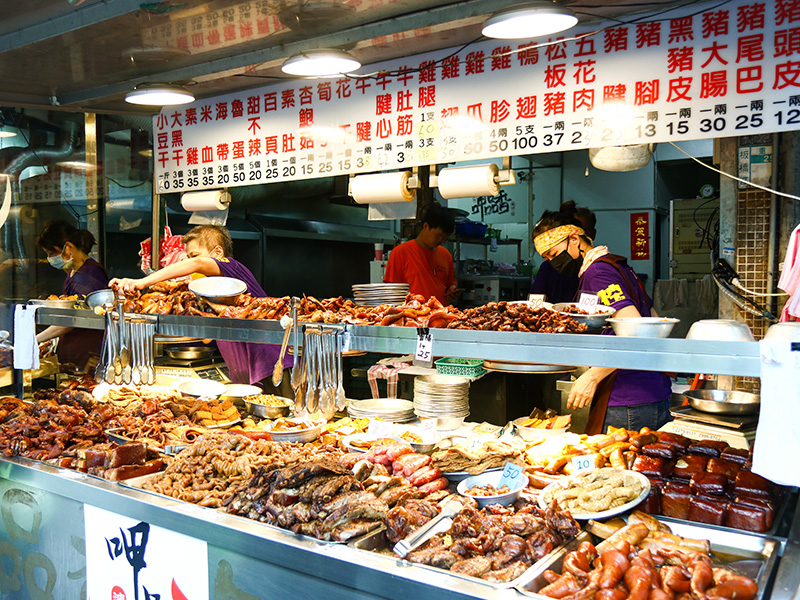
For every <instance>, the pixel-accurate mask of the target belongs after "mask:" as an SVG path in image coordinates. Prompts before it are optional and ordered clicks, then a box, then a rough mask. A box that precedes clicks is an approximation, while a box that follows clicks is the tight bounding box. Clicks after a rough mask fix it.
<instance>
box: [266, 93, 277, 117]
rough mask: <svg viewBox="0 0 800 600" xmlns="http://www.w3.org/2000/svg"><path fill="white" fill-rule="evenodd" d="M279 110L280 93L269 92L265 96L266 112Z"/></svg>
mask: <svg viewBox="0 0 800 600" xmlns="http://www.w3.org/2000/svg"><path fill="white" fill-rule="evenodd" d="M275 110H278V92H267V93H266V94H264V112H272V111H275Z"/></svg>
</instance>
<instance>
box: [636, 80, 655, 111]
mask: <svg viewBox="0 0 800 600" xmlns="http://www.w3.org/2000/svg"><path fill="white" fill-rule="evenodd" d="M633 98H634V99H633V103H634V104H635V105H636V106H641V105H642V104H653V103H655V102H656V101H657V100H658V79H653V80H651V81H637V82H636V88H635V90H634V96H633Z"/></svg>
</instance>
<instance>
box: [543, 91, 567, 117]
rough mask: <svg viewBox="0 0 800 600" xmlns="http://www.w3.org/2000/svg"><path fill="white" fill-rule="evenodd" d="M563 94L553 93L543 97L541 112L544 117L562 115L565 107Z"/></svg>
mask: <svg viewBox="0 0 800 600" xmlns="http://www.w3.org/2000/svg"><path fill="white" fill-rule="evenodd" d="M565 99H566V97H565V94H564V92H553V93H547V94H545V95H544V100H543V101H542V104H543V107H542V111H543V112H544V115H545V116H549V115H563V114H564V107H565Z"/></svg>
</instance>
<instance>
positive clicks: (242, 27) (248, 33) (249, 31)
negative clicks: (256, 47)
mask: <svg viewBox="0 0 800 600" xmlns="http://www.w3.org/2000/svg"><path fill="white" fill-rule="evenodd" d="M239 37H240V38H245V39H246V38H249V37H253V24H252V23H239Z"/></svg>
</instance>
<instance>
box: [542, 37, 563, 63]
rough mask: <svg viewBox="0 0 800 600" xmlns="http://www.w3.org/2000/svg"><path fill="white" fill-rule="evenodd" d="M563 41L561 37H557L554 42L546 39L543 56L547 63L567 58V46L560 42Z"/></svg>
mask: <svg viewBox="0 0 800 600" xmlns="http://www.w3.org/2000/svg"><path fill="white" fill-rule="evenodd" d="M563 39H564V38H563V37H558V38H556V39H555V42H554V41H553V40H552V39H550V38H548V39H547V46H545V47H544V54H545V56H546V57H547V61H548V62H552V61H554V60H564V59H566V58H567V45H566V44H565V43H564V42H563V41H561V40H563Z"/></svg>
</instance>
